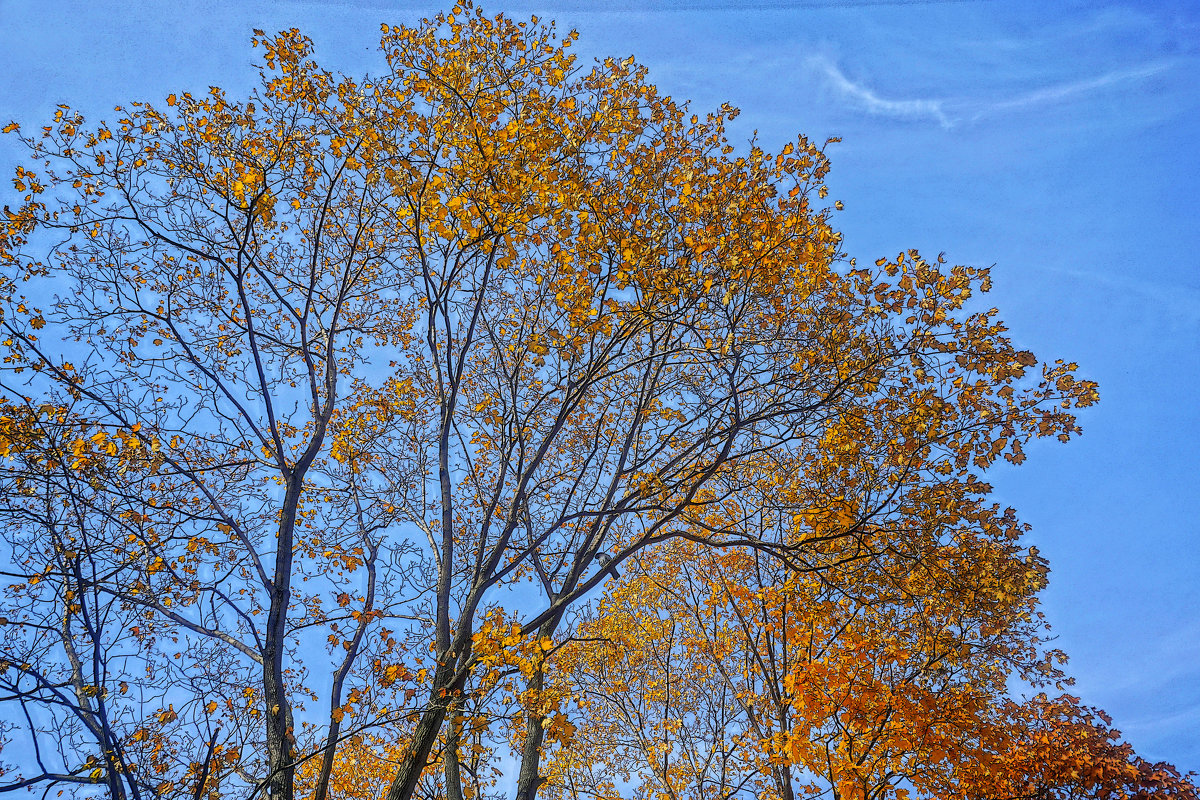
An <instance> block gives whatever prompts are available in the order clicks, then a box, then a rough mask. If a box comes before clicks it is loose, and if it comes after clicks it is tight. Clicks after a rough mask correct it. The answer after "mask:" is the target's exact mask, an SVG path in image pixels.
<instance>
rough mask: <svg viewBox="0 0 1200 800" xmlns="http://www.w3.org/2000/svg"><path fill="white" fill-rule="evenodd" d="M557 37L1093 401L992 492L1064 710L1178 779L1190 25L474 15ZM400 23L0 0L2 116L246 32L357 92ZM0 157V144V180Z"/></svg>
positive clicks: (975, 16) (1081, 14)
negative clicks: (708, 134)
mask: <svg viewBox="0 0 1200 800" xmlns="http://www.w3.org/2000/svg"><path fill="white" fill-rule="evenodd" d="M484 7H485V9H486V10H488V11H489V12H492V11H500V10H504V11H506V12H508V13H510V14H512V15H514V16H528V15H529V14H532V13H536V14H538V15H539V16H545V17H550V18H555V19H557V20H559V22H560V24H561V25H562V26H563V28H570V27H574V28H577V29H578V30H579V32H580V34H581V37H580V41H579V43H578V48H577V49H578V52H579V53H580V55H581V57H582V58H584V59H590V58H592V57H597V56H606V55H617V56H625V55H630V54H633V55H636V56H637V57H638V59H639V61H641V62H642V63H644V64H646V65H647V66H648V67H649V68H650V70H651V79H652V80H653V81H654V82H656V83H657V84H658V85H659V87H660V89H661V90H663V91H664V92H665V93H667V94H670V95H672V96H674V97H676V98H677V99H690V100H692V101H693V106H694V108H695V109H696V110H701V111H702V110H706V109H711V108H715V107H716V106H717V105H719V104H720V103H721V102H724V101H729V102H731V103H732V104H734V105H736V106H739V107H740V108H741V109H742V116H741V117H740V118H739V119H738V120H737V121H736V123H735V124H734V125H733V127H732V136H733V138H734V140H735V142H736V141H745V140H746V139H748V138H749V137H750V136H751V134H752V133H753V132H754V131H755V130H757V131H758V136H759V139H760V141H762V142H763V144H764V145H766V146H767V147H768V148H778V147H780V146H782V145H783V144H784V143H785V142H787V141H788V140H791V139H794V137H795V134H796V133H804V134H806V135H807V136H809V137H810V138H812V139H815V140H818V141H819V140H823V139H825V138H826V137H828V136H840V137H842V138H843V143H842V144H839V145H836V146H835V147H834V148H833V149H832V151H831V154H832V160H833V167H834V171H833V174H832V176H831V179H830V187H831V199H834V198H837V199H841V200H843V201H844V203H845V205H846V210H845V211H844V212H842V214H841V215H840V217H838V218H837V219H838V222H839V223H840V226H841V228H842V230H843V231H844V232H845V233H846V247H847V250H848V252H849V253H850V254H851V255H855V256H858V257H859V258H861V259H864V260H868V261H873V260H874V259H875V258H877V257H879V256H883V255H894V254H895V253H897V252H898V251H900V250H902V249H908V248H910V247H917V248H919V249H921V250H922V251H925V252H927V253H928V254H930V255H932V254H936V253H937V252H939V251H945V252H946V254H947V257H948V258H949V259H951V260H952V261H955V262H959V263H970V264H976V265H993V264H994V265H995V268H994V279H995V290H994V291H993V293H992V295H991V296H990V302H991V303H992V304H994V305H996V306H997V307H999V308H1000V309H1001V312H1002V313H1001V317H1002V318H1003V319H1004V320H1005V321H1007V322H1008V323H1009V325H1010V327H1011V328H1012V330H1013V335H1014V338H1015V339H1016V340H1017V342H1018V343H1019V344H1020V345H1021V346H1023V347H1026V348H1029V349H1032V350H1033V351H1034V352H1035V353H1037V354H1038V355H1039V356H1041V357H1042V358H1051V359H1052V358H1065V359H1068V360H1074V361H1078V362H1079V364H1080V366H1081V371H1082V373H1083V374H1084V375H1086V376H1087V377H1090V378H1093V379H1095V380H1098V381H1099V382H1100V386H1101V404H1100V406H1099V407H1098V408H1095V409H1092V410H1089V411H1088V412H1087V413H1085V414H1084V415H1083V417H1082V423H1083V426H1084V429H1085V434H1084V436H1083V438H1082V439H1080V440H1078V441H1076V442H1073V443H1071V444H1070V445H1069V446H1062V445H1059V444H1057V443H1053V444H1050V443H1046V444H1041V445H1039V446H1036V447H1033V448H1031V452H1030V460H1029V462H1027V463H1026V464H1025V465H1024V466H1022V467H1020V468H1019V469H1008V470H1002V471H999V472H997V473H996V474H995V475H994V476H993V481H992V482H993V483H994V484H995V486H996V488H997V495H998V499H999V500H1000V501H1001V502H1003V503H1007V504H1010V505H1014V506H1016V507H1017V509H1018V510H1019V511H1020V513H1021V516H1022V517H1023V518H1024V519H1025V520H1026V521H1028V522H1030V523H1032V524H1033V525H1034V532H1033V534H1032V537H1031V540H1032V541H1033V542H1034V543H1036V544H1037V545H1038V547H1039V548H1040V549H1041V550H1042V552H1043V554H1044V555H1046V556H1047V557H1048V558H1049V559H1050V562H1051V567H1052V573H1051V585H1050V588H1049V590H1048V591H1047V594H1046V604H1045V605H1046V610H1047V613H1048V615H1049V617H1050V620H1051V622H1052V624H1053V626H1054V629H1055V631H1056V632H1057V633H1058V635H1059V640H1058V642H1057V645H1058V646H1060V647H1062V648H1063V649H1065V650H1066V651H1067V652H1068V653H1070V654H1071V656H1072V660H1071V666H1070V668H1071V671H1072V672H1073V673H1074V674H1075V675H1076V676H1077V677H1078V684H1077V687H1076V692H1077V693H1078V694H1080V695H1082V696H1083V698H1084V699H1085V701H1087V702H1089V703H1093V704H1097V705H1100V706H1102V707H1104V708H1106V709H1107V710H1108V711H1109V712H1111V713H1112V714H1113V716H1114V717H1115V724H1116V726H1117V727H1119V728H1121V729H1122V730H1123V731H1124V732H1125V734H1126V735H1127V737H1128V738H1129V739H1130V740H1131V741H1132V742H1133V743H1134V745H1135V746H1136V747H1137V748H1138V750H1139V751H1140V752H1141V753H1142V754H1143V755H1145V756H1146V757H1149V758H1151V759H1166V760H1170V761H1173V762H1175V763H1176V764H1177V765H1178V766H1179V767H1180V768H1182V769H1184V770H1188V769H1200V536H1198V533H1200V522H1197V519H1198V518H1200V517H1198V515H1197V513H1196V505H1197V501H1200V491H1198V490H1197V488H1196V484H1195V479H1196V476H1197V475H1198V474H1200V413H1198V412H1197V409H1198V408H1200V402H1198V401H1197V398H1196V394H1197V390H1198V389H1200V380H1198V378H1197V376H1198V374H1200V269H1198V268H1197V267H1198V263H1197V262H1198V256H1197V253H1198V252H1200V234H1198V233H1197V220H1198V214H1197V212H1198V211H1200V201H1198V200H1197V188H1198V186H1200V180H1198V179H1200V148H1197V143H1198V142H1200V4H1196V3H1192V2H1162V3H1152V2H1142V3H1136V2H1125V3H1104V2H1101V1H1100V0H1093V1H1092V2H1087V3H1083V2H1070V1H1069V0H1056V2H1053V3H1047V2H1044V0H1036V1H1035V2H1023V1H1022V0H992V1H990V2H989V0H974V1H972V0H962V1H961V2H955V1H954V0H950V1H949V2H936V0H935V1H934V2H921V1H920V0H894V1H893V2H888V1H887V0H863V1H862V2H855V1H854V0H845V1H844V2H837V1H836V0H814V1H813V2H804V1H803V0H797V1H796V2H783V1H782V0H762V1H760V2H754V1H753V0H747V2H741V3H739V2H734V1H733V0H701V1H700V2H683V1H682V0H681V1H680V2H650V3H634V2H625V1H624V0H621V1H620V2H609V3H605V2H603V1H602V0H595V1H594V2H582V1H581V2H557V3H554V2H508V3H501V2H488V3H486V4H485V6H484ZM437 8H438V6H436V5H434V4H428V3H417V2H405V1H402V0H401V1H397V2H388V3H382V2H379V3H375V2H367V1H366V0H357V1H353V2H351V1H347V2H315V1H314V2H277V3H262V2H257V3H256V2H217V1H216V0H210V1H209V2H196V1H195V0H192V1H190V2H189V0H176V1H175V2H169V3H161V2H145V3H141V2H122V3H108V4H102V3H95V2H78V3H70V2H63V1H62V0H36V1H34V2H30V1H28V0H0V52H3V53H5V54H6V59H5V69H4V70H3V71H2V72H0V122H7V121H8V120H9V119H14V120H17V121H20V122H23V123H25V124H26V125H27V126H28V127H36V126H39V125H41V124H42V123H43V121H44V120H47V119H48V118H49V117H50V116H51V114H52V113H53V107H54V105H55V104H56V103H59V102H64V103H69V104H71V105H72V106H74V107H77V108H79V109H80V110H82V111H84V112H85V113H86V114H88V115H89V116H92V117H99V116H105V115H109V116H111V108H112V106H113V105H115V104H117V103H120V102H126V101H129V100H138V99H153V100H157V99H161V98H163V97H164V96H165V95H167V94H168V93H170V92H180V91H193V92H195V91H204V90H205V89H206V88H207V87H208V86H209V85H210V84H217V85H220V86H222V87H224V88H226V89H228V90H230V93H231V94H236V93H237V92H238V91H240V90H244V89H245V88H247V87H248V86H249V85H250V84H251V82H252V81H253V80H254V78H255V74H256V71H255V70H254V69H253V68H252V67H251V62H252V61H253V52H252V51H251V49H250V47H249V37H250V31H251V29H252V28H256V27H257V28H263V29H267V30H278V29H280V28H285V27H293V26H295V27H299V28H301V29H302V30H303V31H304V32H305V33H307V34H308V35H310V36H311V37H312V38H313V39H314V40H315V42H316V45H317V56H318V60H320V61H321V62H322V63H323V64H324V65H325V66H327V67H329V68H332V69H339V70H342V71H345V72H350V73H362V72H366V71H375V70H378V69H379V67H380V65H381V63H382V61H381V58H380V57H379V55H378V53H377V52H376V49H375V48H376V45H377V31H378V29H379V23H380V22H383V21H387V22H389V23H392V24H403V23H411V22H414V21H416V20H417V19H418V18H419V17H421V16H422V15H426V14H429V13H432V12H433V11H435V10H437ZM15 157H16V153H15V151H14V150H13V149H11V147H10V145H9V144H8V142H6V141H2V140H0V170H2V171H3V172H4V173H5V174H8V173H9V172H10V171H11V167H12V165H13V163H14V158H15Z"/></svg>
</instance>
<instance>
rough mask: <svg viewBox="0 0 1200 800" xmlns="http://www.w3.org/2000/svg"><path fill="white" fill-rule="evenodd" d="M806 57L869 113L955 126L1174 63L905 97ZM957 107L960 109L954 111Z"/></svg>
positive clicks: (1081, 93) (1058, 100)
mask: <svg viewBox="0 0 1200 800" xmlns="http://www.w3.org/2000/svg"><path fill="white" fill-rule="evenodd" d="M807 63H808V66H809V67H810V68H811V69H813V70H814V71H815V72H817V73H818V74H819V75H820V76H821V77H822V78H823V79H824V80H825V82H826V83H827V84H828V85H829V86H830V87H831V88H832V89H833V90H834V91H835V92H837V93H838V94H839V95H841V97H842V98H844V99H845V100H846V102H847V103H849V104H850V105H852V106H854V107H856V108H858V109H860V110H862V111H865V112H866V113H868V114H871V115H874V116H880V117H891V118H894V119H929V120H933V121H935V122H937V123H938V124H939V125H941V126H942V127H943V128H947V129H949V128H953V127H954V126H955V125H956V124H958V123H959V122H961V121H962V120H963V119H964V118H967V119H969V121H971V122H975V121H978V120H980V119H982V118H984V117H989V116H995V115H999V114H1004V113H1009V112H1018V111H1023V110H1025V109H1028V108H1034V107H1038V106H1049V105H1054V104H1056V103H1064V102H1069V101H1071V100H1074V99H1077V98H1080V97H1084V96H1086V95H1089V94H1093V93H1096V92H1100V91H1103V90H1105V89H1108V88H1110V87H1116V86H1119V85H1120V84H1129V83H1136V82H1137V81H1141V80H1145V79H1146V78H1150V77H1152V76H1154V75H1157V74H1159V73H1161V72H1165V71H1166V70H1168V69H1170V68H1171V66H1172V65H1171V64H1170V63H1168V62H1164V61H1156V62H1152V63H1149V64H1141V65H1138V66H1134V67H1128V68H1126V69H1120V70H1114V71H1112V72H1107V73H1105V74H1103V75H1100V76H1098V77H1095V78H1088V79H1085V80H1078V81H1071V82H1068V83H1059V84H1054V85H1051V86H1045V87H1042V88H1040V89H1034V90H1032V91H1029V92H1026V93H1024V94H1020V95H1016V96H1013V97H1009V98H1005V99H1000V100H987V99H982V98H965V97H964V98H912V99H903V100H902V99H889V98H886V97H881V96H879V94H877V93H876V92H875V90H874V89H872V88H871V87H870V86H867V85H866V84H864V83H858V82H855V81H853V80H851V79H850V78H849V77H847V76H846V73H844V72H842V70H841V69H839V68H838V66H837V64H835V63H834V62H833V61H830V60H829V59H828V58H826V57H825V56H811V57H810V58H809V59H808V62H807ZM953 109H957V110H958V111H959V112H960V113H959V114H952V110H953ZM968 115H969V116H968Z"/></svg>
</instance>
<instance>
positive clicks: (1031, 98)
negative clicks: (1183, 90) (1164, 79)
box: [972, 62, 1171, 120]
mask: <svg viewBox="0 0 1200 800" xmlns="http://www.w3.org/2000/svg"><path fill="white" fill-rule="evenodd" d="M1170 66H1171V65H1170V64H1168V63H1165V62H1154V63H1150V64H1143V65H1141V66H1137V67H1131V68H1128V69H1122V70H1115V71H1113V72H1108V73H1105V74H1104V75H1101V76H1099V77H1097V78H1090V79H1088V80H1082V81H1073V82H1071V83H1061V84H1057V85H1055V86H1047V87H1045V88H1043V89H1035V90H1034V91H1032V92H1027V93H1025V94H1022V95H1018V96H1016V97H1012V98H1009V99H1008V100H999V101H995V102H992V103H987V104H986V105H984V107H983V108H982V109H980V110H979V111H978V112H976V114H975V116H974V117H972V119H973V120H976V119H979V118H980V117H985V116H988V115H990V114H998V113H1002V112H1005V111H1020V110H1024V109H1026V108H1031V107H1033V106H1040V105H1052V104H1054V103H1060V102H1063V101H1065V100H1071V99H1074V98H1076V97H1079V96H1082V95H1086V94H1091V93H1093V92H1096V91H1099V90H1101V89H1105V88H1107V87H1109V86H1113V85H1116V84H1120V83H1130V82H1134V81H1139V80H1143V79H1145V78H1149V77H1151V76H1152V75H1157V74H1158V73H1160V72H1163V71H1165V70H1167V69H1169V68H1170Z"/></svg>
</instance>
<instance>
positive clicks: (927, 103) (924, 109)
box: [808, 56, 954, 128]
mask: <svg viewBox="0 0 1200 800" xmlns="http://www.w3.org/2000/svg"><path fill="white" fill-rule="evenodd" d="M808 63H809V66H810V67H812V68H813V69H815V70H817V71H818V72H820V73H821V74H822V75H823V76H824V77H825V79H826V80H827V81H828V82H829V85H830V86H832V87H833V88H834V89H835V90H836V91H837V92H838V93H840V94H841V95H842V96H843V97H845V98H846V99H847V100H849V101H850V102H851V103H852V104H853V105H856V106H858V107H859V108H861V109H862V110H863V111H866V112H867V113H868V114H872V115H875V116H881V117H892V118H895V119H920V118H922V117H926V118H931V119H934V120H936V121H937V122H938V123H939V124H940V125H941V126H942V127H943V128H950V127H953V125H954V121H953V120H951V119H950V118H949V117H947V116H946V113H945V112H944V111H943V110H942V102H943V101H941V100H932V99H915V100H888V99H886V98H883V97H880V96H879V95H877V94H876V93H875V92H874V91H873V90H871V89H870V88H868V87H867V86H864V85H863V84H861V83H855V82H854V81H852V80H850V79H849V78H847V77H846V74H845V73H844V72H842V71H841V70H840V69H838V67H837V65H836V64H834V63H833V62H832V61H830V60H829V59H827V58H824V57H822V56H813V57H812V58H810V59H809V60H808Z"/></svg>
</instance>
